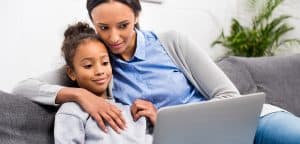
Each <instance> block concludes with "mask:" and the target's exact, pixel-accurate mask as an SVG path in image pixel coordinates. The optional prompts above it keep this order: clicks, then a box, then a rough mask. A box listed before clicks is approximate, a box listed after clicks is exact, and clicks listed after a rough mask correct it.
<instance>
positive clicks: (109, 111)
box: [76, 88, 126, 133]
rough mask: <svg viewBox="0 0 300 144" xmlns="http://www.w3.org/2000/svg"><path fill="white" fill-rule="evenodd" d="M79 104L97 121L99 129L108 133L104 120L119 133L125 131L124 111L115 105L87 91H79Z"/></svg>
mask: <svg viewBox="0 0 300 144" xmlns="http://www.w3.org/2000/svg"><path fill="white" fill-rule="evenodd" d="M76 93H77V94H78V103H79V104H80V106H81V107H82V108H83V109H84V110H85V111H86V112H87V113H89V114H90V115H91V116H92V118H93V119H94V120H96V121H97V123H98V125H99V127H100V128H101V129H102V130H103V131H104V132H108V130H107V128H106V126H105V124H104V120H105V121H106V122H107V123H108V124H109V125H110V126H111V127H112V128H113V129H114V130H115V131H116V132H117V133H120V132H121V129H123V130H124V129H125V127H126V122H125V119H124V117H123V115H122V111H121V110H120V109H119V108H117V107H116V106H115V105H113V104H111V103H109V102H107V101H106V100H105V99H104V98H102V97H97V96H96V95H94V94H93V93H91V92H90V91H88V90H86V89H82V88H79V89H77V92H76Z"/></svg>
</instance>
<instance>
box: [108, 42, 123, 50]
mask: <svg viewBox="0 0 300 144" xmlns="http://www.w3.org/2000/svg"><path fill="white" fill-rule="evenodd" d="M109 46H110V47H111V48H112V49H120V48H121V47H122V43H118V44H112V45H109Z"/></svg>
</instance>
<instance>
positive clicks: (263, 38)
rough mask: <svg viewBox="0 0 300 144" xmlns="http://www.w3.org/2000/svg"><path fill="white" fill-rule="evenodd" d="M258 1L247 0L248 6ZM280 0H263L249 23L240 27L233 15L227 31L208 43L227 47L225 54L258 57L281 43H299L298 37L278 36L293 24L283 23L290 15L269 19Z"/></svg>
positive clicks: (271, 51)
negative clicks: (227, 50) (248, 0)
mask: <svg viewBox="0 0 300 144" xmlns="http://www.w3.org/2000/svg"><path fill="white" fill-rule="evenodd" d="M257 1H258V0H250V4H251V5H252V6H254V5H255V3H257ZM282 2H283V0H265V3H264V5H263V6H262V8H261V9H259V11H258V13H257V15H256V16H254V17H253V18H252V21H251V23H252V24H251V25H250V26H248V27H247V26H242V25H241V24H240V23H239V21H238V20H237V19H235V18H233V19H232V24H231V31H230V34H229V35H228V36H225V34H224V32H223V31H222V33H221V34H220V36H219V37H218V38H217V39H216V40H215V41H214V42H213V43H212V46H214V45H216V44H221V45H223V46H224V47H227V48H229V53H228V54H229V55H236V56H244V57H259V56H271V55H274V51H275V50H276V49H277V48H279V47H280V46H281V45H284V44H295V43H297V44H299V43H300V41H299V40H298V39H283V38H282V36H283V35H284V34H286V33H288V32H289V31H291V30H293V29H294V27H292V26H289V25H288V24H287V22H286V20H287V19H289V18H290V17H291V16H289V15H280V16H278V17H275V18H272V13H273V11H274V10H275V8H276V7H278V6H279V5H280V4H281V3H282Z"/></svg>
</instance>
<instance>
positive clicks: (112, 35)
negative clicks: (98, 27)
mask: <svg viewBox="0 0 300 144" xmlns="http://www.w3.org/2000/svg"><path fill="white" fill-rule="evenodd" d="M119 38H120V34H119V31H118V30H115V29H113V30H111V33H110V37H109V40H110V42H111V44H117V43H118V41H119Z"/></svg>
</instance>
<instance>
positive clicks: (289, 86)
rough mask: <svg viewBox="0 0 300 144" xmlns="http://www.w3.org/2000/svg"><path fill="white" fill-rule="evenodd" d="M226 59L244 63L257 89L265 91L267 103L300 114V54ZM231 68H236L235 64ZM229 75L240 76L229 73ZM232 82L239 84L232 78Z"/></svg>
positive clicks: (239, 63)
mask: <svg viewBox="0 0 300 144" xmlns="http://www.w3.org/2000/svg"><path fill="white" fill-rule="evenodd" d="M228 59H234V60H230V61H235V63H238V65H240V66H241V65H244V67H245V68H246V69H247V71H248V72H249V73H250V75H251V78H252V79H253V80H252V81H254V83H255V85H256V87H257V91H262V92H265V93H266V96H267V97H266V102H267V103H270V104H273V105H276V106H279V107H281V108H284V109H286V110H288V111H290V112H292V113H294V114H296V115H298V116H300V54H294V55H291V56H273V57H259V58H242V57H230V58H228ZM232 68H234V69H236V66H233V67H232ZM226 69H228V68H226ZM225 71H226V70H225ZM232 71H233V70H232ZM235 74H241V73H235ZM243 75H244V74H243ZM229 77H230V78H232V77H241V76H232V75H230V76H229ZM252 81H251V82H250V83H252ZM233 82H234V83H235V84H237V85H239V84H240V83H239V82H236V80H234V79H233ZM238 87H239V86H238Z"/></svg>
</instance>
